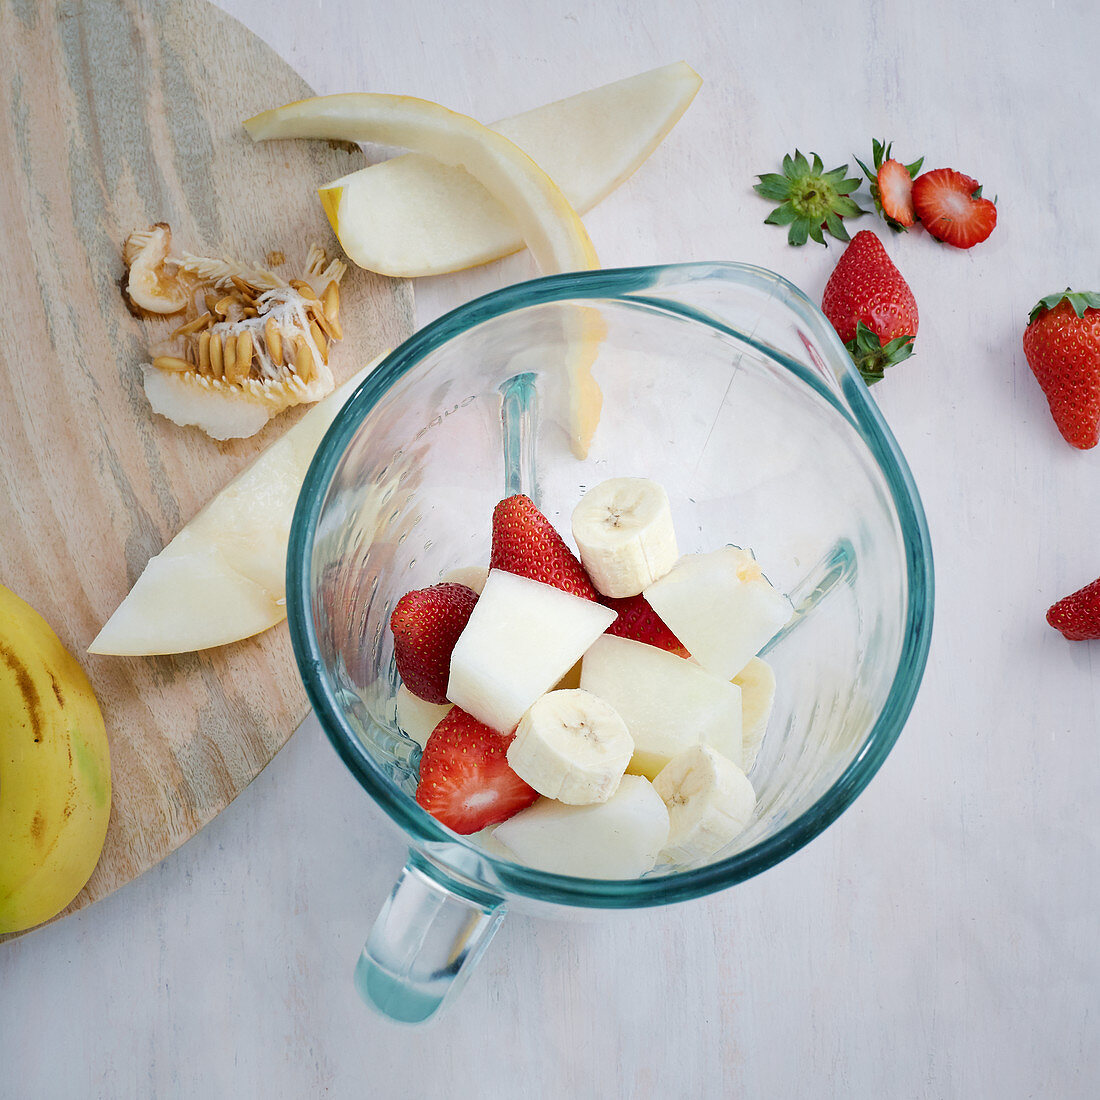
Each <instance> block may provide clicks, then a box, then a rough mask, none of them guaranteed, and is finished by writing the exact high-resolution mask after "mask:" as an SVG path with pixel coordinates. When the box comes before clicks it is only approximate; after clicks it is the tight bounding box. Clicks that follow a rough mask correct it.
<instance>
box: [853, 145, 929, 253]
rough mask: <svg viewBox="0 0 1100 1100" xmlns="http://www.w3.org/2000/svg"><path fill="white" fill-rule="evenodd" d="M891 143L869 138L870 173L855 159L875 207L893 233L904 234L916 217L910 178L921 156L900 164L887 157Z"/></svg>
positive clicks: (911, 178)
mask: <svg viewBox="0 0 1100 1100" xmlns="http://www.w3.org/2000/svg"><path fill="white" fill-rule="evenodd" d="M892 148H893V143H892V142H891V143H890V144H887V143H886V142H883V141H879V140H878V139H877V138H875V139H872V141H871V152H872V154H873V162H874V166H875V170H874V171H873V172H872V171H871V169H870V168H868V167H867V165H866V164H864V163H863V161H861V160H860V159H859V157H856V158H855V161H856V164H858V165H859V166H860V168H862V169H863V174H864V175H865V176H866V177H867V178H868V179H869V180H870V181H871V198H872V199H874V200H875V209H877V210H878V211H879V212H880V213H881V214H882V216H883V218H884V220H885V221H886V224H887V225H888V226H889V227H890V228H891V229H892V230H894V232H895V233H903V232H905V230H907V229H908V228H909V227H910V226H912V225H914V224H915V223H916V220H917V215H916V211H915V210H914V209H913V178H914V177H915V176H916V174H917V173H918V172H919V171H920V168H921V165H922V164H923V163H924V157H920V158H918V159H917V160H915V161H913V163H912V164H902V162H901V161H900V160H894V158H893V157H891V156H890V150H891V149H892Z"/></svg>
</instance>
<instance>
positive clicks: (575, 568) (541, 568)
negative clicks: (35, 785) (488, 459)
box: [489, 493, 597, 600]
mask: <svg viewBox="0 0 1100 1100" xmlns="http://www.w3.org/2000/svg"><path fill="white" fill-rule="evenodd" d="M489 568H490V569H503V570H506V571H507V572H509V573H515V574H517V575H518V576H520V577H528V578H530V579H531V580H533V581H541V582H542V583H543V584H549V585H553V587H554V588H560V589H561V590H562V591H563V592H571V593H572V594H573V595H574V596H581V597H583V598H584V599H586V600H595V599H596V598H597V593H596V589H595V588H594V587H593V585H592V581H591V579H590V578H589V576H588V574H587V573H586V572H585V569H584V566H583V565H582V564H581V563H580V561H579V560H578V558H577V556H576V554H574V553H573V551H572V550H570V549H569V547H568V546H566V544H565V539H563V538H562V537H561V535H559V534H558V532H557V531H556V530H555V529H554V525H553V524H552V523H551V522H550V521H549V520H548V519H547V518H546V516H544V515H543V514H542V512H540V511H539V510H538V508H536V507H535V502H534V501H533V500H531V498H530V497H528V496H525V495H524V494H522V493H517V494H515V495H514V496H510V497H505V498H504V500H502V501H501V502H500V503H499V504H498V505H497V506H496V507H495V508H494V509H493V542H492V549H491V551H490V555H489Z"/></svg>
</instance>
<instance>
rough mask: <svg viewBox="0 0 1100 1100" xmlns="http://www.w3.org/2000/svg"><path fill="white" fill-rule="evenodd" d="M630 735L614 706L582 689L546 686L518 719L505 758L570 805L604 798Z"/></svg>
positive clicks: (619, 772) (630, 746) (620, 768)
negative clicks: (548, 688)
mask: <svg viewBox="0 0 1100 1100" xmlns="http://www.w3.org/2000/svg"><path fill="white" fill-rule="evenodd" d="M633 752H634V739H633V738H632V737H631V736H630V732H629V730H627V728H626V723H625V722H624V721H623V720H622V717H621V716H620V715H619V713H618V711H616V710H615V708H614V707H612V706H611V704H610V703H608V702H607V701H606V700H604V699H600V698H599V697H598V696H595V695H593V694H592V693H591V692H588V691H584V690H583V689H580V688H576V689H571V690H569V689H566V690H557V691H548V692H547V693H546V694H545V695H542V696H540V697H539V698H538V699H536V700H535V702H534V703H532V704H531V707H530V709H529V710H528V711H527V713H526V714H524V716H523V717H522V718H521V719H520V723H519V726H518V727H517V729H516V736H515V738H514V739H513V740H512V743H511V744H510V745H509V746H508V763H509V764H511V765H512V768H513V769H514V771H515V772H516V774H517V775H519V776H520V777H521V778H522V779H524V780H525V781H526V782H528V783H530V784H531V786H532V787H534V788H535V790H536V791H538V792H539V794H541V795H545V796H546V797H547V798H556V799H557V800H558V801H559V802H566V803H568V804H569V805H571V806H583V805H587V804H588V803H590V802H606V801H607V800H608V799H609V798H610V797H611V796H612V795H613V794H614V793H615V791H616V790H617V789H618V786H619V780H620V779H622V777H623V773H624V772H625V771H626V766H627V764H629V763H630V757H631V756H632V755H633Z"/></svg>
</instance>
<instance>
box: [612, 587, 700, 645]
mask: <svg viewBox="0 0 1100 1100" xmlns="http://www.w3.org/2000/svg"><path fill="white" fill-rule="evenodd" d="M600 602H601V603H602V604H603V605H604V606H605V607H610V608H611V610H612V611H614V612H615V614H616V619H615V621H614V622H613V623H612V624H611V625H610V626H609V627H608V628H607V633H608V634H614V635H615V636H616V637H617V638H630V639H631V640H632V641H635V642H645V643H646V645H654V646H656V647H657V648H658V649H667V650H668V651H669V653H676V654H678V655H679V656H681V657H687V656H690V655H689V653H688V651H687V649H686V647H685V646H684V644H683V642H681V641H680V639H679V638H677V637H676V635H675V634H673V633H672V631H671V630H669V628H668V627H667V626H666V625H665V623H663V622H662V621H661V618H660V616H659V615H658V614H657V612H656V611H654V610H653V608H652V606H651V605H650V603H649V601H648V600H647V599H646V598H645V596H641V595H638V596H627V597H626V598H625V599H622V600H613V599H611V597H609V596H605V597H604V598H603V599H602V600H601V601H600Z"/></svg>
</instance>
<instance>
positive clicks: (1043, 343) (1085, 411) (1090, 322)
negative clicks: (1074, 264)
mask: <svg viewBox="0 0 1100 1100" xmlns="http://www.w3.org/2000/svg"><path fill="white" fill-rule="evenodd" d="M1024 355H1025V356H1026V357H1027V362H1028V366H1030V367H1031V371H1032V373H1033V374H1034V375H1035V377H1036V379H1037V380H1038V382H1039V385H1040V386H1041V387H1042V390H1043V393H1045V394H1046V398H1047V402H1048V403H1049V404H1050V414H1051V416H1053V417H1054V423H1055V424H1057V425H1058V430H1059V431H1060V432H1061V433H1062V435H1063V436H1064V437H1065V440H1066V442H1067V443H1071V444H1072V445H1073V446H1074V447H1079V448H1080V449H1081V450H1083V451H1087V450H1088V449H1089V448H1090V447H1095V446H1096V444H1097V441H1098V440H1100V293H1095V292H1092V291H1084V292H1075V291H1072V290H1070V289H1069V288H1068V287H1067V289H1066V290H1065V291H1063V292H1062V293H1060V294H1049V295H1047V297H1045V298H1043V299H1042V300H1040V302H1039V303H1038V304H1037V305H1036V306H1035V308H1034V309H1033V310H1032V311H1031V315H1030V317H1029V318H1028V322H1027V328H1026V329H1024Z"/></svg>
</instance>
